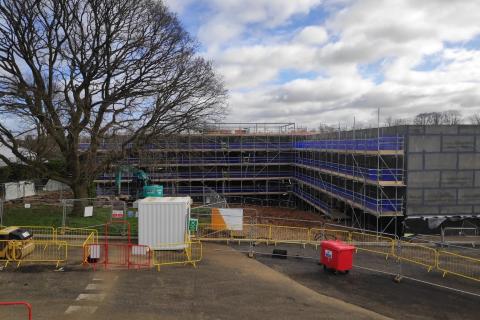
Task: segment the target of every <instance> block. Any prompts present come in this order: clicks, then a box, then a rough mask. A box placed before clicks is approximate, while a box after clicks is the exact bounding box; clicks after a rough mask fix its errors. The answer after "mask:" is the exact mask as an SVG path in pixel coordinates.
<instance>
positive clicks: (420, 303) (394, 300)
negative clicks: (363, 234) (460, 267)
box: [236, 245, 480, 319]
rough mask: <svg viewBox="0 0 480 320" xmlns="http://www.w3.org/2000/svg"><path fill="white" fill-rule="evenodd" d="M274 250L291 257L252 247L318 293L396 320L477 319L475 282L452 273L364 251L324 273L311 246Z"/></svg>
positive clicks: (479, 292) (479, 294) (479, 299)
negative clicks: (345, 270) (350, 263)
mask: <svg viewBox="0 0 480 320" xmlns="http://www.w3.org/2000/svg"><path fill="white" fill-rule="evenodd" d="M276 248H283V249H286V250H287V254H288V255H289V257H288V258H287V259H285V260H284V259H278V258H272V256H271V254H272V250H273V249H274V247H273V246H269V247H267V246H264V245H263V246H258V247H255V249H254V250H255V251H256V259H257V261H259V262H262V263H263V264H265V265H267V266H269V267H270V268H272V269H273V270H275V271H278V272H281V273H283V274H285V275H287V276H288V277H290V278H291V279H293V280H295V281H297V282H298V283H300V284H302V285H304V286H306V287H308V288H310V289H312V290H315V291H316V292H321V293H322V294H326V295H329V296H331V297H334V298H337V299H341V300H343V301H346V302H349V303H353V304H355V305H358V306H361V307H364V308H366V309H369V310H372V311H375V312H377V313H380V314H383V315H385V316H388V317H392V318H396V319H479V312H480V307H479V306H480V283H478V282H475V281H471V280H466V279H463V278H459V277H456V276H453V275H447V276H446V277H445V278H444V277H443V276H442V274H441V273H439V272H436V271H431V272H427V269H426V268H425V267H422V266H418V265H414V264H411V263H405V262H403V263H401V264H399V263H398V262H397V261H396V260H395V259H392V258H389V259H388V260H386V259H385V258H384V257H383V256H380V255H376V254H371V253H366V252H362V251H359V252H358V253H357V254H356V255H355V257H354V265H355V266H354V269H353V270H352V271H351V272H350V273H349V274H348V275H340V274H337V275H335V274H332V273H330V272H324V271H323V267H322V266H320V265H319V264H318V258H317V257H319V252H318V251H317V250H314V249H313V248H312V247H306V248H305V249H304V248H302V247H301V246H298V245H283V246H277V247H276ZM236 249H237V250H248V247H246V246H236ZM261 253H263V254H261ZM299 257H304V258H299ZM310 257H311V258H310ZM399 272H400V273H401V274H402V275H403V276H404V278H403V279H402V280H401V281H400V283H396V282H394V281H393V278H394V276H393V275H392V274H397V273H399ZM406 277H408V278H406ZM409 278H414V279H418V281H415V280H412V279H409ZM425 282H427V283H425ZM433 284H435V285H437V286H435V285H433ZM439 286H442V287H439ZM445 287H447V288H452V289H447V288H445ZM453 289H457V290H461V291H467V292H470V293H473V294H467V293H462V292H459V291H455V290H453Z"/></svg>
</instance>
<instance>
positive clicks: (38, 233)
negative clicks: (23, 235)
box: [16, 226, 56, 241]
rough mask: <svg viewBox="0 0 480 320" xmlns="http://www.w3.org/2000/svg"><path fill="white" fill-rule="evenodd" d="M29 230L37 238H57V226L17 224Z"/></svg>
mask: <svg viewBox="0 0 480 320" xmlns="http://www.w3.org/2000/svg"><path fill="white" fill-rule="evenodd" d="M16 227H19V228H21V229H25V230H27V231H29V232H30V233H31V234H32V235H33V238H34V239H35V240H48V241H54V240H55V234H56V232H55V228H54V227H49V226H16Z"/></svg>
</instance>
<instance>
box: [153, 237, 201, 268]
mask: <svg viewBox="0 0 480 320" xmlns="http://www.w3.org/2000/svg"><path fill="white" fill-rule="evenodd" d="M179 246H184V248H183V249H178V248H179ZM159 247H160V248H162V250H156V249H153V251H152V252H153V265H154V266H155V267H157V270H158V271H160V267H162V266H167V265H175V264H183V265H186V264H191V265H193V266H194V267H196V265H197V263H198V262H200V261H201V260H202V258H203V248H202V243H201V242H200V241H191V242H186V243H163V244H160V245H159Z"/></svg>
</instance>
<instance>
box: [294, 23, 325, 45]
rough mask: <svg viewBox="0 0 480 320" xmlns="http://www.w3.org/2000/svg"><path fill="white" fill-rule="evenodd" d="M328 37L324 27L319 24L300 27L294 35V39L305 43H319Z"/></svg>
mask: <svg viewBox="0 0 480 320" xmlns="http://www.w3.org/2000/svg"><path fill="white" fill-rule="evenodd" d="M327 39H328V34H327V31H326V30H325V28H323V27H319V26H308V27H305V28H303V29H302V31H300V33H299V34H298V35H297V36H296V37H295V41H297V42H299V43H302V44H306V45H319V44H322V43H324V42H325V41H326V40H327Z"/></svg>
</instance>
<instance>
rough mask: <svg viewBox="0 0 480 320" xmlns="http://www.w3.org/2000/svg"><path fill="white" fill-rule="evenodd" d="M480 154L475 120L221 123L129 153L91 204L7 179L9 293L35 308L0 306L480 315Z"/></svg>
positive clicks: (6, 312) (172, 312)
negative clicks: (339, 262) (361, 125)
mask: <svg viewBox="0 0 480 320" xmlns="http://www.w3.org/2000/svg"><path fill="white" fill-rule="evenodd" d="M87 147H88V141H84V142H83V143H82V144H80V149H82V148H87ZM112 148H116V146H115V145H111V144H103V145H102V147H101V149H100V150H99V151H98V154H99V157H102V156H107V155H108V151H109V150H110V149H112ZM479 157H480V127H479V126H468V125H456V126H396V127H385V128H374V129H362V130H348V131H338V132H330V133H318V132H309V131H306V130H301V129H298V128H296V126H295V124H288V123H254V124H245V123H235V124H234V123H227V124H215V125H209V126H208V127H206V128H205V129H202V130H199V131H197V132H188V133H184V134H180V135H173V136H168V137H162V138H161V139H160V138H159V139H158V140H156V141H152V142H151V143H150V144H148V145H146V146H145V147H144V148H142V149H140V150H135V151H132V152H131V153H130V155H129V156H128V157H127V158H125V159H123V160H122V161H120V162H118V163H116V164H115V165H113V166H111V167H110V168H109V169H108V171H106V172H104V173H102V174H101V175H99V176H98V177H97V179H96V180H95V189H96V197H95V198H89V199H73V198H71V193H70V192H69V191H68V188H67V189H65V188H64V186H61V185H59V184H55V183H53V182H49V186H48V187H42V188H41V191H40V188H39V187H38V186H37V187H35V186H34V185H33V182H17V184H15V183H14V182H12V183H10V184H8V185H7V184H6V185H5V186H4V188H3V198H4V199H5V200H3V201H2V202H0V217H1V224H2V228H1V229H0V236H1V237H2V238H1V239H0V241H1V242H2V244H1V248H3V249H2V252H1V254H2V256H0V261H1V262H2V263H3V266H2V278H4V279H5V283H6V287H4V289H2V293H1V294H0V296H1V297H2V299H5V300H7V298H8V299H9V300H12V298H15V300H21V301H28V303H25V304H24V305H22V304H20V305H18V306H16V307H15V306H10V308H8V309H6V308H0V315H2V317H1V318H2V319H27V317H26V315H27V311H28V310H30V308H31V310H33V314H34V315H35V317H34V319H77V318H78V319H80V318H82V319H84V318H85V317H87V318H88V317H92V318H97V319H119V320H122V319H136V318H138V317H139V315H141V318H142V319H158V317H162V318H167V319H169V318H172V319H173V318H175V319H176V318H179V317H181V318H187V319H190V318H191V319H210V318H212V319H213V318H221V319H230V318H231V319H238V318H246V317H250V318H259V317H260V316H259V315H261V318H268V319H274V318H275V319H276V318H280V319H283V318H285V319H290V318H298V317H301V318H306V319H319V318H339V319H344V318H345V319H351V318H361V319H363V318H364V319H372V318H378V319H380V318H397V319H400V318H404V317H408V318H412V319H413V318H419V319H434V318H438V317H444V318H446V319H455V318H458V317H459V316H461V317H462V318H464V319H475V318H476V317H477V307H476V306H477V305H478V302H479V301H480V300H479V299H480V286H479V281H480V251H478V249H477V247H476V246H477V245H478V244H479V242H480V237H479V235H478V230H479V225H478V223H479V220H478V214H480V211H479V210H478V209H479V208H480V200H479V199H480V187H479V185H480V184H479V183H480V176H479V173H480V158H479ZM477 180H478V181H477ZM79 203H81V204H82V206H83V207H84V214H83V215H82V216H78V215H76V214H75V213H74V210H73V208H74V207H75V206H76V204H79ZM332 241H333V243H332V245H333V246H334V247H333V249H326V246H327V244H329V243H330V242H332ZM340 244H342V245H344V246H345V248H347V249H345V250H347V252H350V251H348V250H350V249H349V248H352V250H353V251H351V253H352V256H350V259H351V260H350V266H347V267H345V268H343V267H338V266H333V267H332V266H330V265H329V262H328V261H330V260H328V261H327V262H325V261H324V259H326V258H325V257H327V258H329V259H331V257H332V252H334V253H333V254H334V255H336V253H335V252H336V251H335V250H337V249H338V250H344V249H342V248H343V247H339V248H337V249H336V248H335V246H336V245H340ZM330 250H333V251H330ZM340 252H341V251H339V255H340ZM347 264H348V259H347ZM322 266H323V269H324V271H322ZM55 271H56V272H55ZM86 271H90V272H86ZM349 271H351V272H350V273H349V274H344V273H348V272H349ZM19 284H20V285H23V286H24V288H25V290H22V291H18V290H17V286H18V285H19ZM53 288H55V289H53ZM145 290H146V291H148V292H150V293H149V294H146V295H144V294H139V293H140V292H145ZM51 294H53V296H52V298H51V300H50V298H45V297H46V296H47V295H48V296H50V295H51ZM158 300H161V301H162V302H161V303H158ZM46 301H51V302H52V304H50V303H49V304H48V307H47V305H45V304H44V302H46ZM392 301H394V304H393V305H392ZM452 301H455V302H452ZM145 303H147V304H148V305H149V306H150V307H149V308H146V309H145V308H143V307H142V305H145ZM232 304H235V305H238V306H239V307H238V308H236V309H235V311H233V312H232V313H229V312H228V311H227V310H228V308H229V307H228V306H229V305H232ZM24 307H26V308H25V309H24ZM139 319H140V318H139Z"/></svg>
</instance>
